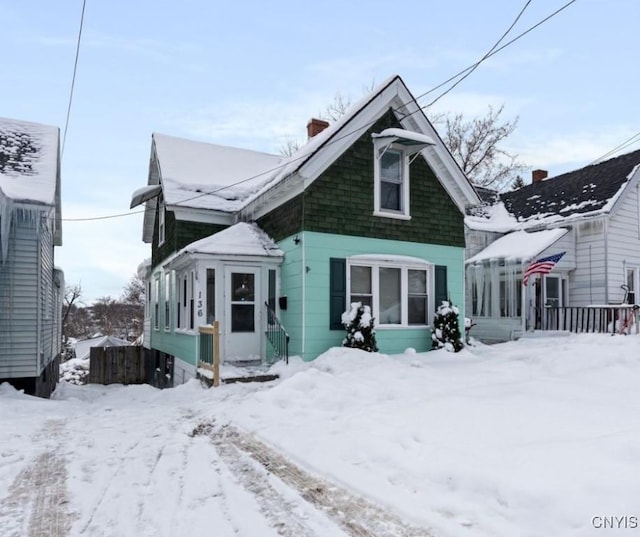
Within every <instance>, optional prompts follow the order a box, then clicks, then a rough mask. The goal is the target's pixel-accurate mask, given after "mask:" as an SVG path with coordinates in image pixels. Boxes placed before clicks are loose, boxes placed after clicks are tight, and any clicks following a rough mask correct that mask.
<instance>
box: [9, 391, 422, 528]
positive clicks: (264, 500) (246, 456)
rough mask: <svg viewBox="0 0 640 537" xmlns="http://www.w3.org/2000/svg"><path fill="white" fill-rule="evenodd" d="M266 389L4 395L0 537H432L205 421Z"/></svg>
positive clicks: (227, 427)
mask: <svg viewBox="0 0 640 537" xmlns="http://www.w3.org/2000/svg"><path fill="white" fill-rule="evenodd" d="M265 389H268V386H266V385H254V386H242V385H238V386H237V387H234V388H231V389H228V390H227V392H226V393H223V392H217V393H214V392H210V393H211V395H212V397H208V395H209V394H208V393H206V392H203V390H202V389H201V388H200V386H199V385H198V384H197V383H192V384H191V385H189V386H185V387H182V388H180V389H177V390H165V391H162V392H161V391H158V390H155V389H152V388H149V387H146V386H131V387H126V388H125V387H119V386H111V387H101V386H86V387H76V386H71V385H62V386H61V389H59V391H58V394H57V396H56V397H57V398H56V399H55V400H53V401H43V400H38V399H34V398H29V397H26V396H23V395H21V394H19V393H17V392H15V391H13V390H12V389H11V388H9V387H8V386H6V385H4V386H3V388H2V394H1V395H2V406H1V407H0V408H1V417H2V423H3V426H5V425H6V426H7V428H6V429H5V430H7V431H12V430H13V433H12V434H9V435H4V436H3V437H2V441H1V442H0V535H2V536H3V537H71V536H84V535H86V536H96V537H98V536H100V537H103V536H104V537H106V536H113V537H128V536H132V537H133V536H136V537H140V536H149V537H151V536H153V537H161V536H167V537H169V536H190V537H198V536H204V535H212V534H215V535H217V536H222V537H224V536H237V535H240V536H247V537H250V536H260V537H262V536H265V537H266V536H272V535H273V536H277V535H280V536H288V537H317V536H336V537H348V536H362V537H369V536H374V535H375V536H379V535H389V536H398V537H409V536H411V537H419V536H423V535H428V532H427V531H426V530H424V529H415V528H410V527H409V526H408V525H406V524H404V523H403V522H402V521H401V520H400V519H399V518H398V517H397V516H396V515H394V514H393V513H391V512H388V511H386V510H384V509H381V508H380V507H378V506H375V505H373V504H371V503H370V502H367V501H366V500H364V499H362V498H359V497H357V496H355V495H353V494H352V493H350V492H349V491H347V490H346V489H344V488H341V487H338V486H335V485H333V484H331V483H328V482H326V481H325V480H323V479H322V477H321V476H314V475H311V474H309V473H308V472H306V471H305V470H303V469H302V468H300V467H299V466H297V465H295V464H293V463H291V462H290V461H287V460H286V459H284V458H283V457H282V456H281V455H280V454H278V453H277V452H276V451H274V450H273V449H272V448H269V447H268V446H266V445H265V444H263V443H262V442H260V441H259V440H258V439H257V438H255V437H254V436H253V435H251V434H248V433H246V432H243V431H241V430H239V429H237V428H235V427H233V426H232V425H229V424H220V425H219V424H217V423H216V419H215V417H213V418H212V414H214V413H213V412H212V408H213V406H212V405H232V404H233V399H238V400H239V399H241V398H243V396H244V395H245V394H246V392H247V391H248V390H250V391H254V392H255V390H265ZM27 424H28V425H27ZM5 484H7V485H8V486H4V485H5Z"/></svg>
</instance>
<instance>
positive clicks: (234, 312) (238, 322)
mask: <svg viewBox="0 0 640 537" xmlns="http://www.w3.org/2000/svg"><path fill="white" fill-rule="evenodd" d="M254 307H255V306H254V305H253V304H232V306H231V331H232V332H255V315H254Z"/></svg>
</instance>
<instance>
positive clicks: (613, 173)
mask: <svg viewBox="0 0 640 537" xmlns="http://www.w3.org/2000/svg"><path fill="white" fill-rule="evenodd" d="M639 165H640V150H637V151H634V152H632V153H627V154H625V155H621V156H619V157H616V158H613V159H610V160H607V161H605V162H601V163H600V164H592V165H590V166H586V167H584V168H581V169H579V170H575V171H572V172H568V173H565V174H562V175H559V176H557V177H554V178H551V179H546V180H544V181H540V182H536V183H532V184H530V185H527V186H524V187H522V188H520V189H518V190H514V191H512V192H505V193H503V194H501V195H500V200H501V201H502V202H503V203H504V205H505V208H506V209H507V211H509V213H510V214H512V215H513V216H514V217H515V218H516V219H517V220H518V221H520V222H522V221H531V220H538V219H543V218H545V219H546V218H553V219H554V220H559V219H565V218H569V217H581V216H595V215H599V214H606V213H610V212H611V210H612V208H613V206H614V204H615V202H616V201H617V199H618V198H619V197H620V195H621V194H622V191H623V190H624V188H625V187H626V185H627V183H628V182H629V181H630V180H631V179H632V177H633V175H634V173H635V172H637V170H638V168H639Z"/></svg>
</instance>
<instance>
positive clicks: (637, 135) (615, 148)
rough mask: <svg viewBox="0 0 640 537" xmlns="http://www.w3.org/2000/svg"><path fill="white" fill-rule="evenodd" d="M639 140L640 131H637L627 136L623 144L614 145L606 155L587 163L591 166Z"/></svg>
mask: <svg viewBox="0 0 640 537" xmlns="http://www.w3.org/2000/svg"><path fill="white" fill-rule="evenodd" d="M637 142H640V132H636V133H635V134H634V135H633V136H632V137H631V138H627V139H626V140H625V141H624V142H622V143H621V144H619V145H617V146H616V147H614V148H613V149H611V150H609V151H607V152H606V153H605V154H604V155H602V156H600V157H598V158H597V159H595V160H594V161H593V162H590V163H589V164H587V166H591V165H592V164H596V163H598V162H600V161H602V160H605V159H606V158H608V157H610V156H611V155H614V154H615V153H617V152H618V151H620V150H621V149H624V148H625V147H629V146H630V145H633V144H635V143H637Z"/></svg>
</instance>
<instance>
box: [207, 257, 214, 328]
mask: <svg viewBox="0 0 640 537" xmlns="http://www.w3.org/2000/svg"><path fill="white" fill-rule="evenodd" d="M215 320H216V271H215V270H214V269H207V324H213V322H214V321H215Z"/></svg>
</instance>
